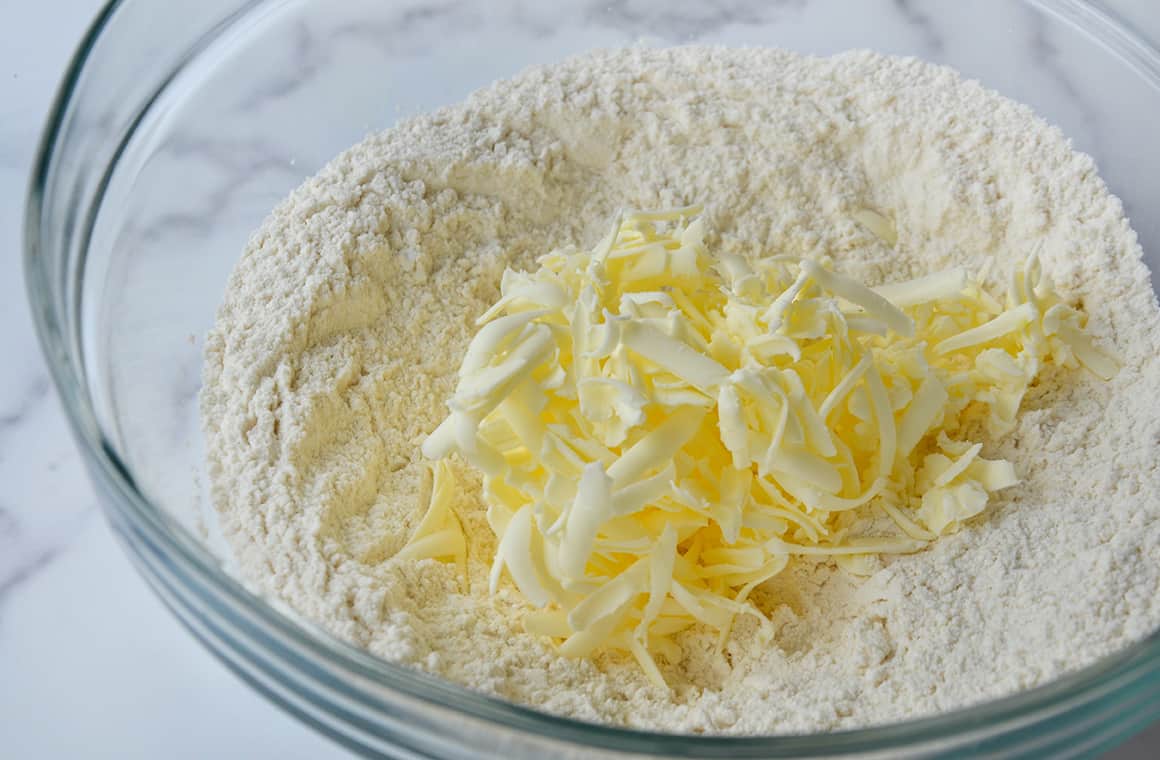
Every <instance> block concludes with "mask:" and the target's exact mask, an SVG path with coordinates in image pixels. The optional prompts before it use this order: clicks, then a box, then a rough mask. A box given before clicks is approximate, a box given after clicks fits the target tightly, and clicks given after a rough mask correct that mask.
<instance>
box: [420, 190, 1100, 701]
mask: <svg viewBox="0 0 1160 760" xmlns="http://www.w3.org/2000/svg"><path fill="white" fill-rule="evenodd" d="M700 211H701V210H700V208H699V207H687V208H680V209H674V210H665V211H657V212H636V213H625V214H622V215H621V217H620V218H618V219H617V221H616V223H615V225H614V227H613V229H612V231H611V232H610V233H609V235H608V236H607V237H606V238H605V239H604V240H603V241H602V242H601V243H600V244H599V245H597V246H596V248H595V249H594V250H592V251H591V252H586V251H580V250H575V249H572V250H557V251H553V252H552V253H549V254H548V255H546V256H544V257H543V258H542V259H541V260H540V269H539V270H537V271H535V272H531V273H527V272H516V271H511V270H509V271H507V272H505V274H504V277H503V282H502V291H501V292H502V296H501V298H500V300H499V301H498V302H497V303H496V304H495V305H494V306H493V307H492V308H491V309H489V310H488V311H487V313H485V314H483V315H482V316H481V317H480V318H479V321H478V324H479V325H480V330H479V332H478V334H477V335H476V336H475V338H474V339H473V340H472V342H471V344H470V346H469V348H468V350H467V352H466V355H465V356H464V358H463V363H462V366H461V368H460V370H459V383H458V387H457V389H456V391H455V394H454V396H453V397H452V398H451V400H450V401H449V402H448V406H449V408H450V414H449V416H448V417H447V418H446V420H445V421H444V422H443V423H442V424H441V425H440V426H439V427H438V428H437V429H436V430H435V431H434V432H433V433H432V434H431V435H430V437H429V438H428V439H427V441H426V442H425V443H424V445H423V452H424V454H425V455H426V456H427V457H429V458H431V459H434V460H440V459H443V458H445V457H447V456H448V455H450V454H451V453H453V452H456V453H458V454H460V455H461V456H462V457H464V458H465V459H466V460H467V461H468V462H469V463H471V464H472V465H473V466H475V467H477V468H478V469H479V470H480V471H482V473H483V475H484V499H485V502H486V503H487V505H488V521H489V523H490V525H491V527H492V529H493V530H494V531H495V534H496V536H497V537H498V538H499V543H498V548H497V550H496V556H495V558H494V564H493V566H492V571H491V576H490V582H491V589H492V592H493V593H494V591H495V589H496V587H497V584H498V583H499V581H500V580H501V577H502V574H503V571H504V569H505V568H506V570H507V572H508V573H509V574H510V576H511V578H512V580H513V581H514V582H515V585H516V586H517V587H518V588H519V590H520V592H521V593H522V594H523V595H524V596H525V597H526V598H527V600H528V601H529V602H530V603H531V604H533V605H534V606H535V607H537V608H539V609H538V610H537V611H536V612H534V613H531V614H529V615H528V616H527V618H526V620H525V625H526V628H527V630H528V631H530V632H533V633H536V634H542V635H545V636H550V637H553V638H554V639H557V640H558V641H560V651H561V652H562V653H563V654H565V655H569V656H577V657H580V656H585V655H588V654H590V653H592V652H593V651H595V650H596V649H598V648H610V649H619V650H625V651H627V652H630V653H631V654H632V655H633V656H634V657H635V658H636V660H637V661H638V662H639V663H640V665H641V667H642V668H643V669H644V671H645V672H646V673H647V674H648V675H649V677H650V678H651V679H652V680H653V681H654V682H655V683H657V684H658V685H661V686H663V685H664V680H663V678H662V676H661V673H660V670H659V669H658V667H657V665H656V662H655V660H654V656H656V655H660V656H662V657H665V658H666V659H668V660H670V661H673V662H675V661H677V660H679V659H680V657H679V650H678V649H677V647H676V645H675V644H674V642H673V641H672V639H671V637H672V635H673V634H675V633H677V632H679V631H681V630H683V629H685V628H687V627H689V626H691V625H693V624H695V623H702V624H704V625H707V626H710V627H712V628H713V629H716V630H718V631H719V632H720V640H721V641H722V642H724V640H725V637H727V636H728V632H729V630H730V627H731V625H732V621H733V619H734V617H735V616H736V615H738V614H750V615H753V616H755V617H757V618H759V619H760V620H761V621H763V623H764V621H765V618H764V616H763V615H762V614H761V613H760V611H758V610H757V609H756V607H754V606H753V605H752V603H751V602H748V601H747V597H748V596H749V594H750V592H751V591H752V590H753V589H754V588H755V587H756V586H757V585H758V584H760V583H762V582H763V581H765V580H767V579H769V578H771V577H772V576H774V575H776V574H777V573H779V572H780V571H781V570H782V569H783V568H784V567H785V566H786V564H787V562H788V561H789V559H790V558H791V557H792V556H795V555H798V556H801V555H825V556H832V557H834V558H835V559H836V560H837V561H839V562H841V563H842V564H843V566H844V567H846V568H847V569H848V570H850V571H852V572H854V573H865V572H867V571H868V568H869V567H870V564H869V563H868V562H867V558H868V557H869V556H871V555H877V554H897V553H906V552H913V551H916V550H918V549H921V548H922V547H923V546H925V545H926V544H927V543H929V542H930V541H932V540H934V539H935V538H937V537H938V536H939V535H943V534H946V533H949V532H953V531H955V530H957V529H958V528H959V527H960V525H961V524H962V523H963V521H965V520H967V519H969V518H971V517H974V516H975V515H978V514H979V513H980V512H982V511H983V510H984V509H985V507H986V505H987V502H988V499H989V497H990V494H992V493H994V492H995V491H998V490H1000V489H1003V488H1007V487H1009V486H1011V485H1014V484H1015V483H1016V482H1017V477H1016V473H1015V470H1014V468H1013V466H1012V465H1011V464H1010V463H1009V462H1006V461H1002V460H988V459H984V458H983V457H982V456H980V453H981V450H982V444H981V443H978V442H975V441H971V440H964V435H965V432H964V427H965V424H966V423H967V421H968V420H978V419H980V418H985V421H986V422H985V424H986V425H987V427H988V429H989V432H990V433H991V434H992V435H1002V434H1003V433H1005V432H1007V431H1009V430H1010V429H1011V427H1012V426H1013V423H1014V418H1015V415H1016V413H1017V412H1018V409H1019V405H1020V402H1021V399H1022V398H1023V395H1024V393H1025V392H1026V390H1027V388H1028V386H1029V384H1030V383H1031V382H1032V381H1033V380H1034V378H1035V376H1036V374H1037V372H1038V371H1039V369H1040V368H1041V367H1042V366H1043V364H1044V363H1045V362H1051V363H1054V364H1057V365H1061V366H1065V367H1073V366H1076V365H1077V364H1082V365H1083V366H1085V367H1086V368H1087V369H1089V370H1090V371H1092V372H1093V373H1095V374H1096V375H1098V376H1100V377H1103V378H1108V377H1110V376H1111V375H1112V374H1113V373H1114V372H1115V371H1116V365H1115V363H1114V362H1113V361H1112V360H1111V359H1109V358H1108V357H1107V356H1106V355H1104V354H1103V353H1101V352H1100V351H1099V350H1097V349H1096V348H1095V347H1094V346H1093V345H1092V343H1091V341H1090V339H1089V338H1088V337H1087V336H1086V335H1085V334H1084V333H1083V331H1082V329H1083V323H1084V316H1083V315H1082V314H1081V313H1080V312H1079V311H1077V310H1076V309H1074V308H1072V307H1071V306H1069V305H1067V304H1066V303H1063V302H1062V301H1061V299H1060V297H1059V296H1058V295H1057V294H1056V293H1055V292H1054V291H1053V290H1052V288H1051V285H1050V283H1049V281H1048V278H1047V277H1046V276H1045V274H1044V273H1043V272H1042V271H1041V267H1040V266H1039V264H1038V260H1037V257H1036V256H1034V255H1032V256H1031V257H1030V258H1029V259H1028V261H1027V262H1026V265H1025V266H1023V267H1022V268H1021V269H1020V270H1019V271H1017V272H1015V273H1014V274H1013V276H1012V279H1011V284H1010V287H1009V289H1008V292H1007V294H1006V297H1005V299H1004V300H1003V301H1000V300H999V299H996V298H994V297H992V296H991V295H990V294H988V293H987V292H986V291H985V290H984V289H983V287H982V285H981V280H975V279H972V278H969V277H968V276H967V274H966V273H965V272H963V271H961V270H957V269H956V270H951V271H946V272H941V273H937V274H933V275H930V276H927V277H923V278H920V279H917V280H912V281H910V282H904V283H898V284H891V285H887V286H883V287H880V288H877V289H871V288H868V287H866V286H864V285H862V284H860V283H858V282H856V281H854V280H852V279H850V278H849V277H846V276H843V275H841V274H838V273H837V272H834V271H833V270H832V269H831V268H830V266H829V263H828V262H826V261H813V260H809V259H802V258H798V257H794V256H770V257H768V258H763V259H760V260H757V261H752V262H750V261H746V260H744V259H742V258H740V257H737V256H733V255H728V254H713V253H710V252H709V251H708V250H707V249H706V247H705V244H704V226H703V222H702V220H701V219H700V218H699V216H698V215H699V214H700ZM863 223H864V224H868V225H870V224H871V223H873V224H872V225H871V226H877V227H882V228H883V232H882V233H879V234H884V233H886V232H889V230H888V229H886V227H887V226H888V223H886V222H885V220H882V219H881V217H878V216H877V215H871V216H869V217H868V219H867V220H863ZM450 480H451V474H450V469H449V468H447V467H446V464H445V463H443V462H439V463H438V465H437V467H436V470H435V483H434V488H433V495H432V499H431V506H430V508H429V513H428V515H427V516H426V517H425V518H424V520H423V521H422V523H421V525H420V527H419V529H418V530H417V531H416V533H415V535H414V536H413V537H412V539H411V541H410V543H409V544H408V545H407V547H406V548H405V549H404V550H403V551H404V553H405V556H412V557H416V558H420V557H433V558H439V559H453V560H456V561H459V562H461V563H462V562H463V561H464V559H465V556H464V555H465V551H466V550H465V546H466V542H465V541H464V539H463V535H462V531H461V528H460V524H459V522H458V520H457V519H456V517H455V515H454V512H453V510H452V509H451V506H450V505H451V501H452V499H451V495H452V492H453V484H452V483H451V482H450Z"/></svg>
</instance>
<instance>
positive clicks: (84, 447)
mask: <svg viewBox="0 0 1160 760" xmlns="http://www.w3.org/2000/svg"><path fill="white" fill-rule="evenodd" d="M262 1H263V0H246V2H245V5H244V6H243V8H254V7H257V6H258V5H260V4H262ZM1024 1H1025V2H1026V3H1028V4H1030V5H1032V6H1035V7H1036V8H1038V9H1039V10H1042V11H1044V12H1046V13H1049V14H1052V15H1055V16H1057V17H1059V18H1060V19H1062V20H1064V21H1066V22H1068V23H1070V24H1071V25H1073V26H1076V27H1077V28H1079V29H1080V30H1081V31H1083V32H1085V33H1087V34H1089V35H1090V36H1092V37H1094V38H1095V39H1096V40H1097V41H1098V42H1100V43H1102V44H1103V46H1104V47H1105V48H1106V49H1107V50H1108V52H1109V53H1111V54H1113V55H1115V56H1116V57H1118V58H1120V59H1121V60H1122V61H1123V62H1124V63H1125V64H1126V65H1127V66H1128V67H1129V69H1131V70H1132V71H1133V72H1134V73H1135V74H1137V75H1138V76H1141V77H1143V78H1144V79H1145V80H1147V81H1148V82H1149V83H1150V84H1151V85H1152V86H1153V87H1155V88H1156V89H1157V90H1158V91H1160V52H1158V51H1157V50H1156V49H1155V48H1154V47H1152V46H1151V45H1150V44H1148V43H1147V42H1145V41H1144V40H1143V39H1142V38H1141V37H1139V36H1138V35H1137V34H1136V33H1135V32H1134V31H1132V30H1131V29H1130V28H1128V27H1127V25H1126V24H1124V23H1123V22H1122V21H1121V20H1120V19H1119V18H1117V17H1116V16H1115V15H1113V14H1112V13H1110V12H1108V11H1106V10H1103V9H1101V8H1098V7H1096V6H1095V5H1093V4H1092V3H1091V2H1089V1H1088V0H1024ZM129 2H130V0H106V2H105V4H104V6H103V8H102V9H101V10H100V12H99V13H98V14H97V16H96V17H95V19H94V20H93V22H92V23H91V25H90V27H89V28H88V31H87V32H86V34H85V35H84V37H83V38H82V41H81V42H80V44H79V46H78V48H77V51H76V52H75V53H74V55H73V57H72V58H71V60H70V63H69V65H68V67H67V69H66V72H65V75H64V77H63V79H62V82H61V84H60V85H59V87H58V90H57V92H56V95H55V98H54V100H53V102H52V105H51V108H50V111H49V116H48V119H47V122H46V126H45V128H44V130H43V133H42V136H41V140H40V144H39V146H38V148H37V151H36V155H35V159H34V162H33V169H32V172H31V177H30V182H29V186H28V191H27V198H26V206H25V219H24V251H23V254H24V256H23V259H24V271H25V279H26V287H27V294H28V298H29V302H30V305H31V308H32V313H33V319H34V323H35V327H36V331H37V335H38V338H39V341H40V346H41V350H42V353H43V354H44V355H45V358H46V360H47V364H48V367H49V371H50V374H51V376H52V378H53V383H54V385H55V387H56V390H57V393H58V396H59V397H60V399H61V401H62V405H63V407H64V409H65V412H66V416H67V418H68V422H69V425H70V428H71V430H72V433H73V436H74V438H75V440H76V441H77V444H78V448H79V449H80V451H81V454H82V457H83V459H84V461H85V463H86V465H87V466H88V469H89V472H90V475H91V476H92V477H93V478H94V479H95V480H97V481H98V483H99V485H102V486H104V487H105V488H106V489H107V490H108V491H109V494H110V496H111V497H112V498H105V499H102V503H103V506H104V509H105V510H106V513H107V516H108V518H109V519H110V521H112V522H114V524H115V526H116V527H118V528H119V529H120V530H122V531H127V532H131V533H133V534H135V535H136V537H137V538H140V539H144V540H145V541H146V542H147V543H148V544H149V545H150V547H151V549H152V550H153V552H154V553H155V554H156V556H157V557H159V558H161V559H162V560H163V561H166V562H168V563H170V564H171V565H172V566H173V567H175V568H178V569H180V571H181V572H183V573H188V574H189V577H190V578H191V579H192V580H193V581H195V582H197V583H198V584H199V585H200V586H202V587H204V588H207V589H210V590H211V594H210V595H209V596H210V597H212V598H214V599H216V600H218V601H219V602H221V603H224V606H225V607H227V608H232V609H235V610H245V612H246V613H248V614H249V616H250V617H251V618H252V621H251V622H252V624H253V625H255V626H256V627H257V629H259V630H260V631H261V632H263V633H265V634H267V635H268V636H269V637H270V640H279V641H284V642H289V643H290V644H291V645H292V646H293V647H294V648H295V649H297V650H298V651H299V652H305V653H307V654H308V655H311V656H314V657H317V658H318V659H319V660H321V661H322V662H324V663H325V664H326V665H327V666H328V667H330V668H333V669H334V670H335V671H337V672H338V673H339V674H341V675H344V676H346V677H347V681H346V682H345V683H343V684H340V686H343V687H346V688H351V689H352V695H353V696H354V697H355V698H356V699H358V700H361V701H362V704H363V706H365V707H367V708H370V709H371V710H376V709H382V704H381V702H379V701H378V700H377V699H376V698H375V697H374V694H373V690H367V689H361V690H360V689H355V688H354V687H353V686H352V685H353V684H356V683H358V682H359V681H360V680H367V679H369V680H370V682H371V685H372V686H378V687H387V688H388V689H390V690H393V691H397V692H400V693H401V694H402V695H404V696H405V697H409V698H411V699H414V700H417V701H419V702H422V703H425V704H427V705H430V706H433V707H438V708H442V709H450V710H451V711H452V712H455V713H459V714H462V715H464V716H467V717H471V718H475V719H478V720H481V721H484V722H488V723H498V724H500V725H502V726H503V727H504V728H507V729H511V730H514V731H518V732H527V733H531V734H535V735H538V736H540V737H542V738H546V739H552V740H560V739H564V740H566V741H570V742H573V743H575V744H577V745H579V746H583V747H589V748H592V749H608V750H619V751H632V752H638V753H643V754H665V755H674V754H679V755H682V756H693V755H696V756H717V757H725V756H729V757H755V756H790V755H793V756H819V755H822V754H824V755H827V756H832V755H842V754H849V753H853V752H858V753H863V752H874V751H884V750H890V749H901V748H903V747H914V745H916V744H921V743H924V742H925V743H929V744H931V745H932V746H934V745H937V744H938V743H940V742H944V741H946V740H947V739H953V738H955V737H962V736H966V735H968V734H971V732H979V731H982V732H983V733H984V734H985V735H984V737H983V738H986V737H989V736H996V735H1001V734H1006V733H1013V732H1016V731H1018V730H1020V729H1021V728H1023V727H1026V726H1034V725H1036V724H1038V723H1039V722H1041V721H1043V720H1046V719H1048V718H1051V717H1053V716H1058V715H1061V714H1065V713H1067V712H1068V711H1069V710H1072V709H1075V708H1077V707H1082V706H1084V705H1088V704H1090V703H1092V702H1094V701H1095V700H1098V699H1101V698H1103V697H1106V696H1109V695H1112V694H1114V693H1115V692H1116V691H1117V690H1119V689H1125V688H1128V687H1130V686H1131V685H1133V684H1136V683H1138V682H1140V681H1141V680H1142V679H1151V680H1150V682H1151V683H1156V682H1157V681H1156V680H1155V679H1160V675H1157V673H1160V630H1157V631H1154V632H1152V633H1151V634H1149V635H1148V636H1147V637H1145V638H1144V639H1142V640H1140V641H1138V642H1137V643H1135V644H1133V645H1131V646H1129V647H1127V648H1125V649H1122V650H1120V651H1118V652H1115V653H1113V654H1111V655H1108V656H1106V657H1104V658H1101V659H1100V660H1098V661H1096V662H1095V663H1093V664H1091V665H1088V666H1086V667H1084V668H1082V669H1079V670H1076V671H1073V672H1070V673H1067V674H1065V675H1063V676H1061V677H1059V678H1056V679H1054V680H1052V681H1050V682H1048V683H1046V684H1043V685H1041V686H1038V687H1035V688H1033V689H1029V690H1026V691H1022V692H1018V693H1015V694H1011V695H1008V696H1005V697H1001V698H998V699H994V700H990V701H986V702H983V703H979V704H976V705H972V706H968V707H964V708H959V709H956V710H952V711H949V712H945V713H940V714H937V715H932V716H926V717H920V718H915V719H909V720H905V721H901V722H896V723H890V724H885V725H876V726H870V727H866V728H855V729H844V730H840V731H834V732H828V733H814V734H784V735H783V734H776V735H761V736H718V735H713V736H702V735H689V734H674V733H660V732H651V731H642V730H637V729H631V728H622V727H618V726H612V725H607V724H596V723H588V722H584V721H579V720H574V719H570V718H564V717H561V716H557V715H552V714H548V713H543V712H540V711H537V710H534V709H532V708H529V707H524V706H522V705H518V704H514V703H510V702H507V701H504V700H502V699H499V698H497V697H492V696H489V695H484V694H480V693H477V692H473V691H471V690H470V689H468V688H466V687H462V686H459V685H457V684H454V683H451V682H449V681H445V680H443V679H440V678H437V677H435V676H432V675H429V674H426V673H423V672H419V671H415V670H412V669H410V668H407V667H404V666H401V665H397V664H394V663H391V662H389V661H387V660H384V659H381V658H378V657H376V656H374V655H371V654H369V653H368V652H366V651H365V650H362V649H360V648H358V647H355V646H354V645H352V644H349V643H347V642H345V641H343V640H341V639H339V638H337V637H335V636H334V635H332V634H330V633H329V632H326V631H324V630H322V629H321V628H318V627H313V628H312V627H308V626H309V625H310V624H309V623H308V622H306V621H298V620H296V619H295V618H294V617H292V616H291V615H288V614H286V613H283V612H281V611H279V610H278V609H276V608H275V607H274V606H272V605H271V604H270V603H269V602H267V601H266V600H265V599H263V598H262V597H261V596H259V595H257V594H255V593H253V592H251V591H249V590H248V589H247V588H245V587H244V586H243V584H242V583H241V582H239V581H238V580H236V579H235V578H233V577H232V576H231V575H229V574H228V573H227V572H226V571H225V570H224V569H223V568H222V566H221V564H220V562H219V561H218V560H217V559H216V558H215V557H214V556H213V555H211V554H210V553H209V552H208V551H206V550H205V549H204V548H203V547H202V546H201V545H200V544H199V542H198V541H197V539H196V538H195V537H194V536H193V535H192V534H191V533H190V532H189V531H188V530H187V529H186V528H185V527H184V526H182V525H181V524H180V523H178V522H177V521H176V520H175V519H174V518H172V517H171V516H169V515H168V514H167V513H166V512H165V510H164V509H162V508H161V507H159V506H154V505H153V504H152V503H151V502H150V500H149V499H148V497H146V496H145V494H144V493H143V492H142V491H141V490H140V489H138V488H137V486H136V484H135V482H134V478H133V475H132V471H131V469H130V467H129V465H128V464H127V463H126V462H125V461H123V459H122V458H121V457H120V455H119V454H118V453H117V449H116V444H115V443H114V442H112V441H111V440H110V439H109V438H108V437H107V436H106V435H105V434H104V432H103V431H102V429H101V425H100V424H99V423H98V420H97V415H96V411H95V407H94V405H93V403H92V399H91V394H90V388H89V386H88V385H87V383H86V372H85V368H84V359H83V355H82V352H81V349H80V345H81V343H80V341H79V330H80V324H79V321H80V320H79V317H78V316H77V315H78V314H79V313H80V309H79V304H80V301H81V298H80V295H79V294H73V295H74V299H75V303H73V304H66V305H64V306H59V304H57V303H56V302H55V301H54V300H53V297H54V295H56V296H59V297H61V298H62V299H63V300H64V301H67V300H68V299H67V297H65V293H66V292H67V290H68V288H67V284H66V283H65V282H64V278H63V277H62V278H60V280H61V281H60V282H54V278H53V277H51V274H52V273H51V272H50V271H49V267H48V265H47V260H48V259H49V258H50V255H49V254H48V253H47V252H46V251H47V248H48V247H49V246H47V245H46V243H45V239H44V238H45V236H44V235H43V234H42V233H43V229H44V226H45V223H46V221H47V219H46V217H45V213H44V212H45V202H46V198H47V197H48V195H47V194H48V192H49V186H50V179H51V178H52V177H53V176H54V175H55V173H56V172H57V171H58V167H57V166H56V164H55V158H56V157H57V153H58V151H57V149H58V147H59V146H60V145H61V141H62V139H63V138H64V136H65V129H64V127H65V125H66V122H67V117H68V115H69V113H70V109H71V107H72V105H73V103H74V96H75V95H76V94H77V92H78V89H79V86H80V84H81V81H82V79H83V75H84V73H85V71H86V65H87V64H88V63H89V60H90V57H91V55H92V54H93V51H94V49H95V47H96V45H97V44H98V42H99V40H100V39H101V37H102V35H103V33H104V32H105V30H106V29H107V27H108V26H109V25H110V23H111V22H112V21H113V19H114V17H115V16H116V14H117V12H118V10H119V9H120V8H122V7H123V6H124V5H126V4H128V3H129ZM242 12H244V11H242ZM171 79H172V77H170V78H168V79H166V80H165V83H164V84H163V85H162V87H161V90H159V91H158V92H157V93H154V99H155V98H156V96H157V94H159V92H161V91H163V90H164V87H165V86H166V84H168V82H169V81H171ZM147 108H148V104H146V106H145V109H143V111H142V113H144V110H147ZM139 122H140V120H139V119H138V120H137V121H136V122H134V124H133V125H132V128H130V129H129V130H128V132H127V134H125V135H124V136H123V141H122V143H121V145H120V147H119V148H118V150H117V151H116V152H115V153H114V154H113V157H112V160H111V161H110V163H109V165H108V166H105V167H102V168H103V169H104V171H105V172H106V174H105V176H104V179H103V182H102V184H101V186H100V187H99V189H98V191H97V192H96V194H95V195H94V197H93V198H92V199H91V203H90V205H89V207H88V208H86V209H84V210H85V212H86V216H85V222H84V224H82V229H81V230H80V232H79V233H78V234H79V235H80V242H79V246H78V251H79V256H80V259H79V265H78V266H76V267H75V273H76V276H83V272H84V262H85V258H86V257H87V255H88V248H89V246H90V245H91V235H92V231H93V227H94V226H95V221H96V219H95V217H96V212H97V210H98V209H99V208H100V206H101V203H102V202H103V200H104V193H105V189H106V186H107V183H108V179H109V176H110V175H111V173H112V171H113V170H114V169H115V167H116V166H117V162H118V160H119V159H120V157H121V154H122V152H123V149H124V147H125V145H126V144H127V143H128V142H129V140H130V139H131V138H132V137H133V135H134V131H135V129H136V127H137V126H138V125H139ZM59 255H63V254H59ZM122 538H124V540H126V541H131V540H132V539H131V538H126V537H125V536H124V535H123V536H122ZM142 572H144V571H142ZM179 617H180V616H179ZM183 622H184V621H183ZM186 625H187V626H188V623H186ZM197 637H198V639H199V640H200V641H201V643H202V644H203V645H206V646H209V644H208V643H207V642H206V641H205V640H204V639H203V638H202V637H201V636H200V635H198V636H197ZM211 648H212V647H211ZM295 659H296V658H295V657H294V656H289V657H283V658H282V661H283V662H286V663H290V664H291V665H293V666H302V664H303V663H302V662H295ZM307 664H309V663H307ZM251 685H253V684H251ZM297 717H299V718H302V717H303V716H302V715H297ZM318 727H319V726H318V725H315V728H318Z"/></svg>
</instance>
